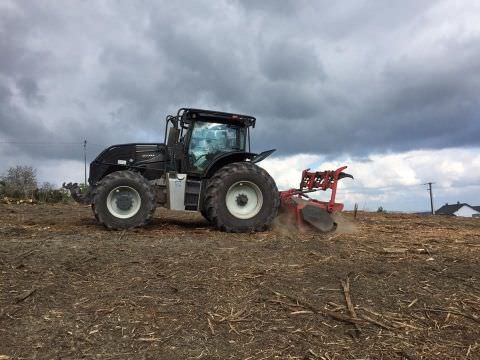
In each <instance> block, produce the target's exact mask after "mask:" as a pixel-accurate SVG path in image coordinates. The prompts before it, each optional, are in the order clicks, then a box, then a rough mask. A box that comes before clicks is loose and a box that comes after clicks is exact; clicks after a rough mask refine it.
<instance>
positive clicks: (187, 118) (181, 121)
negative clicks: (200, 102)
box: [165, 108, 255, 177]
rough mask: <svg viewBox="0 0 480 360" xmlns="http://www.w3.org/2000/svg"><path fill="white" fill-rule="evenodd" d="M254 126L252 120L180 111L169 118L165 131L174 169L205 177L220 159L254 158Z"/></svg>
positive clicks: (208, 112) (241, 117)
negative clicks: (251, 142)
mask: <svg viewBox="0 0 480 360" xmlns="http://www.w3.org/2000/svg"><path fill="white" fill-rule="evenodd" d="M254 126H255V118H254V117H251V116H246V115H237V114H230V113H224V112H217V111H209V110H201V109H184V108H182V109H180V110H179V111H178V113H177V115H176V116H171V115H170V116H168V117H167V121H166V127H165V142H166V144H167V148H168V149H169V150H170V151H169V152H170V155H171V167H172V169H175V170H176V171H179V172H183V173H188V174H191V175H194V176H200V177H203V176H205V175H206V174H207V173H208V172H209V171H210V172H211V170H212V169H211V167H212V165H214V164H215V163H216V162H217V161H218V160H220V159H224V160H226V158H227V157H229V158H231V157H232V156H233V157H234V158H235V157H236V158H238V159H239V160H237V161H242V160H245V159H246V158H250V157H252V155H254V154H251V153H250V131H249V129H250V127H254ZM240 158H241V159H240ZM229 162H230V161H229Z"/></svg>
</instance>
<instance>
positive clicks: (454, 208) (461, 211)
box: [435, 202, 480, 217]
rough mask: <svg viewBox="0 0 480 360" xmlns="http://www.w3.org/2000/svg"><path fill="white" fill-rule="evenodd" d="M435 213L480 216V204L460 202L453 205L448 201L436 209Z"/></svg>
mask: <svg viewBox="0 0 480 360" xmlns="http://www.w3.org/2000/svg"><path fill="white" fill-rule="evenodd" d="M435 214H437V215H451V216H462V217H477V216H478V217H480V206H471V205H469V204H466V203H460V202H457V203H456V204H451V205H449V204H448V203H447V204H445V205H443V206H442V207H441V208H440V209H438V210H437V211H435Z"/></svg>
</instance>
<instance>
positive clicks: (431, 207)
mask: <svg viewBox="0 0 480 360" xmlns="http://www.w3.org/2000/svg"><path fill="white" fill-rule="evenodd" d="M432 184H435V183H433V182H428V183H426V184H423V185H428V192H429V193H430V209H431V211H432V215H435V210H433V194H432Z"/></svg>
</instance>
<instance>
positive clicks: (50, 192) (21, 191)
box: [0, 165, 70, 203]
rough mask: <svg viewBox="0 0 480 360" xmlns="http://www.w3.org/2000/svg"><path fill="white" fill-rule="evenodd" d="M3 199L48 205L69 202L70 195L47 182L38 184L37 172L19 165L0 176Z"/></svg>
mask: <svg viewBox="0 0 480 360" xmlns="http://www.w3.org/2000/svg"><path fill="white" fill-rule="evenodd" d="M4 197H7V198H12V199H18V200H27V199H32V200H35V201H40V202H48V203H58V202H67V201H69V200H70V194H69V193H68V191H66V190H65V189H58V188H56V187H55V185H54V184H52V183H49V182H43V183H42V184H39V183H38V181H37V170H36V169H35V168H34V167H32V166H20V165H18V166H14V167H10V168H9V169H8V170H7V171H6V172H5V174H3V175H1V176H0V198H4Z"/></svg>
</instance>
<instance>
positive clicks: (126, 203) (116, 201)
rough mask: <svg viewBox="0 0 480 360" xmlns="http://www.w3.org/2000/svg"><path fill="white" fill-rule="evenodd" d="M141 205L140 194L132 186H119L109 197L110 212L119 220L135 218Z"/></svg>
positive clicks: (108, 206)
mask: <svg viewBox="0 0 480 360" xmlns="http://www.w3.org/2000/svg"><path fill="white" fill-rule="evenodd" d="M141 205H142V198H141V197H140V194H139V193H138V191H137V190H135V189H134V188H133V187H130V186H117V187H116V188H114V189H113V190H112V191H110V192H109V193H108V196H107V208H108V211H109V212H110V214H112V215H113V216H115V217H117V218H119V219H128V218H131V217H132V216H135V214H137V213H138V211H139V210H140V207H141Z"/></svg>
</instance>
